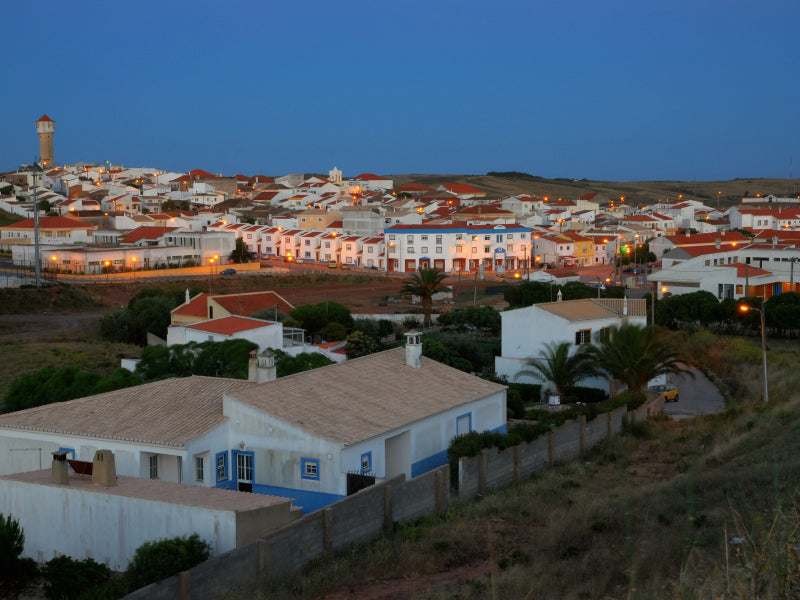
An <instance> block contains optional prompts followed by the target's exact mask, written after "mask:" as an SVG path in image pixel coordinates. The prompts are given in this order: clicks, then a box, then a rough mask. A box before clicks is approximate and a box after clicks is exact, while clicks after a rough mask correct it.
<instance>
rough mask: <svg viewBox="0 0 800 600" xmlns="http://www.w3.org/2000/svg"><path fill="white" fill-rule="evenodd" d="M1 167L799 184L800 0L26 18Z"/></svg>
mask: <svg viewBox="0 0 800 600" xmlns="http://www.w3.org/2000/svg"><path fill="white" fill-rule="evenodd" d="M4 22H5V24H6V26H5V27H4V28H3V30H4V36H3V44H4V48H5V49H4V51H3V53H2V59H0V64H3V66H4V67H5V68H4V69H3V74H4V75H5V83H6V85H5V86H4V89H3V93H2V94H0V108H2V113H0V114H2V119H3V126H2V131H3V133H4V135H3V140H2V144H0V170H6V169H13V168H15V167H17V166H19V164H21V163H23V162H30V161H31V160H32V159H33V158H35V157H36V156H37V154H38V139H37V137H36V134H35V130H34V121H36V119H38V118H39V117H40V116H41V115H42V114H43V113H46V114H48V115H49V116H50V117H52V118H53V119H54V120H55V121H56V134H55V138H54V140H55V157H56V161H57V162H58V163H70V162H76V161H96V162H102V161H105V160H110V161H112V162H116V163H122V164H123V165H125V166H152V167H159V168H164V169H169V170H175V171H186V170H189V169H194V168H202V169H206V170H208V171H212V172H221V173H226V174H229V175H232V174H234V173H243V174H248V175H252V174H266V175H278V174H284V173H292V172H298V173H303V172H305V173H309V172H324V173H327V171H328V170H329V169H331V168H332V167H333V166H334V165H335V166H338V167H339V168H340V169H342V171H343V172H344V174H345V176H352V175H356V174H358V173H362V172H372V173H377V174H381V175H386V174H397V173H459V174H482V173H486V172H487V171H492V170H495V171H510V170H515V171H524V172H527V173H531V174H534V175H540V176H543V177H570V178H584V177H585V178H588V179H596V180H656V179H682V180H693V179H697V180H716V179H731V178H734V177H787V176H788V174H789V168H790V161H793V162H794V163H796V164H795V168H794V169H793V175H794V176H797V173H798V172H800V102H798V98H800V93H799V92H800V90H799V89H798V88H800V78H798V77H797V74H798V65H800V44H798V43H797V39H796V27H797V23H798V22H800V2H797V1H796V0H780V1H778V0H775V1H770V0H763V1H761V2H754V1H753V2H751V1H746V2H740V1H737V0H719V1H717V0H709V1H704V0H693V1H683V0H663V1H661V2H651V1H647V0H637V1H634V0H631V1H615V0H596V1H588V0H514V1H503V0H497V1H494V2H488V1H485V2H475V1H470V0H458V1H454V0H453V1H451V0H426V1H416V0H400V1H397V2H385V1H380V0H372V1H370V2H362V1H360V0H352V1H350V0H343V1H341V2H321V1H320V2H310V1H302V0H298V1H294V2H282V3H279V2H266V1H264V0H259V1H249V0H241V1H237V0H226V1H218V2H213V3H212V2H205V1H195V2H184V1H182V0H166V1H162V2H151V1H148V0H144V1H139V2H135V3H131V2H96V1H93V0H89V1H85V2H80V3H69V2H54V1H49V2H48V1H47V0H46V1H45V2H40V3H27V2H26V3H23V2H16V3H13V5H10V6H8V7H5V8H4Z"/></svg>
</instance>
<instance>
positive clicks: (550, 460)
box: [547, 431, 556, 466]
mask: <svg viewBox="0 0 800 600" xmlns="http://www.w3.org/2000/svg"><path fill="white" fill-rule="evenodd" d="M555 460H556V434H555V433H553V432H552V431H548V432H547V464H548V465H550V466H553V464H554V463H555Z"/></svg>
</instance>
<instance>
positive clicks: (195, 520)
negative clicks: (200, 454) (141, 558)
mask: <svg viewBox="0 0 800 600" xmlns="http://www.w3.org/2000/svg"><path fill="white" fill-rule="evenodd" d="M0 494H1V495H2V498H3V512H4V513H5V514H11V515H13V516H14V518H16V519H17V520H18V521H19V524H20V526H21V527H22V528H23V530H24V531H25V551H24V552H23V556H27V557H30V558H33V559H34V560H36V561H38V562H45V561H48V560H50V559H51V558H54V557H56V556H58V555H61V554H66V555H69V556H73V557H79V558H83V557H85V556H93V557H96V560H98V561H99V562H106V563H107V564H108V567H109V568H110V569H112V570H114V571H124V570H125V568H126V567H127V565H128V562H129V561H130V559H131V558H132V557H133V555H134V553H135V552H136V549H137V548H138V547H139V546H141V545H142V544H143V543H145V542H147V541H151V540H157V539H162V538H169V537H175V536H183V535H188V534H189V533H192V532H196V533H198V534H199V535H200V537H201V538H202V539H204V540H206V541H208V542H210V543H211V545H212V548H213V551H214V553H215V554H220V553H223V552H226V551H228V550H231V549H232V548H234V547H235V545H236V515H235V513H234V512H233V511H224V510H214V509H208V508H200V507H193V506H186V505H180V504H174V503H171V502H159V501H155V500H143V499H139V498H128V497H125V496H113V498H112V497H111V496H108V495H106V494H103V493H97V492H87V491H85V490H80V489H70V488H68V487H64V486H56V485H41V484H39V485H32V484H30V483H25V482H20V481H14V480H9V479H0ZM35 549H39V550H35ZM42 549H46V550H42Z"/></svg>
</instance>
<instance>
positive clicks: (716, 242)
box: [714, 238, 722, 250]
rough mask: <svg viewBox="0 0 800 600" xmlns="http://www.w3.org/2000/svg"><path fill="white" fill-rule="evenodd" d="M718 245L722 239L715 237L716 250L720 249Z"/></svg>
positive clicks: (720, 244)
mask: <svg viewBox="0 0 800 600" xmlns="http://www.w3.org/2000/svg"><path fill="white" fill-rule="evenodd" d="M720 246H722V241H721V240H720V239H719V238H715V239H714V248H716V249H717V250H719V249H720Z"/></svg>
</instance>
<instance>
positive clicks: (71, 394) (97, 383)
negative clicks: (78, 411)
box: [2, 367, 142, 413]
mask: <svg viewBox="0 0 800 600" xmlns="http://www.w3.org/2000/svg"><path fill="white" fill-rule="evenodd" d="M140 383H142V380H141V378H139V377H138V376H137V375H135V374H134V373H132V372H131V371H128V370H127V369H122V368H119V369H117V370H116V371H114V372H113V373H112V374H111V375H109V376H107V377H103V376H101V375H98V374H97V373H87V372H86V371H81V370H79V369H77V368H75V367H64V368H63V369H54V368H53V367H45V368H43V369H39V370H38V371H34V372H32V373H25V374H23V375H20V376H19V377H17V378H16V379H14V380H13V381H12V382H11V384H10V385H9V386H8V391H7V392H6V395H5V397H4V398H3V404H2V412H4V413H5V412H14V411H17V410H23V409H26V408H33V407H35V406H42V405H44V404H52V403H54V402H66V401H67V400H74V399H75V398H83V397H84V396H92V395H94V394H101V393H103V392H110V391H113V390H118V389H122V388H126V387H131V386H134V385H139V384H140Z"/></svg>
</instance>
